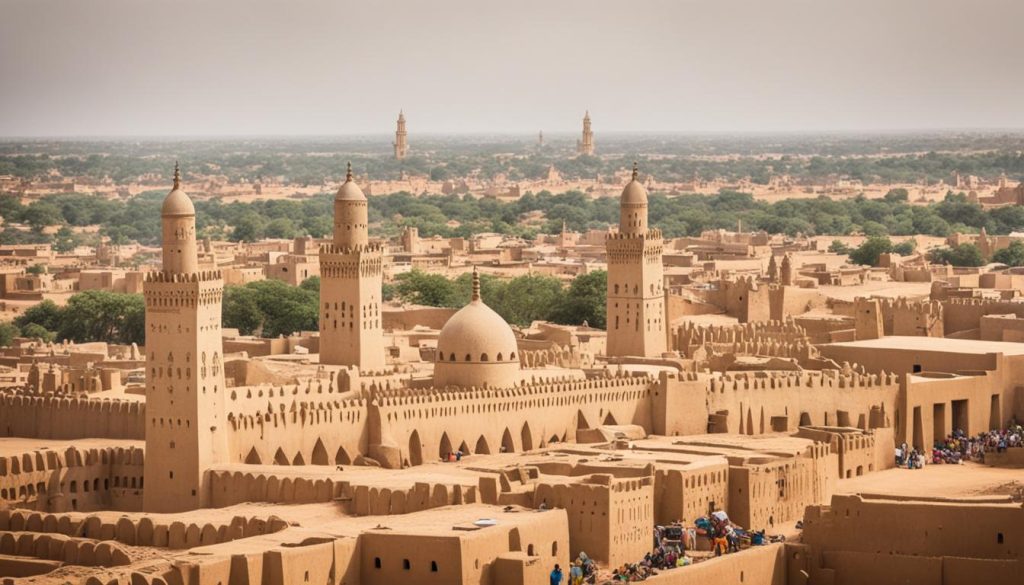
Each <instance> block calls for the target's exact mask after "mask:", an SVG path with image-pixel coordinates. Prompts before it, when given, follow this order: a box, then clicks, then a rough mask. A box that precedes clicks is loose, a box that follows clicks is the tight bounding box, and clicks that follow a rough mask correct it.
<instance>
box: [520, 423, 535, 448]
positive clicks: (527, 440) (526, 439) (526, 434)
mask: <svg viewBox="0 0 1024 585" xmlns="http://www.w3.org/2000/svg"><path fill="white" fill-rule="evenodd" d="M519 441H520V443H522V444H523V451H531V450H532V449H533V433H531V432H530V423H528V422H527V423H523V429H522V431H520V432H519Z"/></svg>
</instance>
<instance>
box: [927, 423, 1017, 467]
mask: <svg viewBox="0 0 1024 585" xmlns="http://www.w3.org/2000/svg"><path fill="white" fill-rule="evenodd" d="M1022 446H1024V427H1021V425H1019V424H1016V423H1013V424H1011V425H1010V426H1009V427H1007V428H1005V429H1001V430H992V431H987V432H984V433H978V434H977V435H975V436H973V437H969V436H967V433H965V432H963V431H962V430H960V429H957V430H955V431H953V433H952V434H951V435H948V436H946V438H945V440H942V441H935V445H934V447H933V449H932V463H952V464H957V463H962V462H964V461H977V462H984V461H985V453H1002V452H1003V451H1006V450H1007V449H1013V448H1017V447H1022Z"/></svg>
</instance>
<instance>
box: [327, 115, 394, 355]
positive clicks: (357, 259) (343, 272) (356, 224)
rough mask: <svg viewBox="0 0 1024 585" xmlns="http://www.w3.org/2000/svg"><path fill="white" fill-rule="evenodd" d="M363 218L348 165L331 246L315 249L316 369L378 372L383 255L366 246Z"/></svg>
mask: <svg viewBox="0 0 1024 585" xmlns="http://www.w3.org/2000/svg"><path fill="white" fill-rule="evenodd" d="M400 120H401V119H400ZM396 152H397V151H396ZM368 213H369V212H368V209H367V201H366V195H364V194H363V190H362V189H360V188H359V185H356V182H355V181H353V180H352V163H349V165H348V173H347V175H346V177H345V183H344V184H343V185H342V186H341V187H340V188H339V189H338V193H337V195H335V196H334V240H333V241H332V242H331V243H330V244H325V245H324V246H322V247H321V248H320V363H322V364H331V365H341V366H358V367H359V369H360V370H363V371H372V370H380V369H381V368H383V367H384V330H383V327H382V326H381V315H380V304H381V294H382V293H381V286H382V282H383V280H382V279H383V265H384V250H383V248H382V247H381V246H380V245H378V244H371V243H370V237H369V234H368V231H367V228H368V226H367V224H368V223H369V220H368Z"/></svg>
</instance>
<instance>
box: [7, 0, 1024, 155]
mask: <svg viewBox="0 0 1024 585" xmlns="http://www.w3.org/2000/svg"><path fill="white" fill-rule="evenodd" d="M1022 23H1024V0H804V1H801V0H743V1H739V0H735V1H733V0H727V1H722V0H704V1H699V2H698V1H687V0H664V1H656V0H650V1H646V0H589V1H576V0H539V1H538V0H507V1H504V2H497V1H494V0H467V1H448V0H432V1H427V0H416V1H413V0H406V1H402V2H398V1H386V0H363V1H362V2H342V1H337V0H336V1H333V2H330V1H302V0H289V1H270V0H244V1H243V0H204V1H192V0H179V1H169V0H82V1H78V0H0V136H124V135H149V136H152V135H253V134H257V135H266V134H273V135H299V134H321V135H327V134H330V135H334V134H351V133H378V132H388V131H391V130H392V129H393V126H394V119H395V117H396V115H397V113H398V110H399V108H404V109H405V112H406V116H407V118H408V119H409V130H410V133H411V135H412V136H414V135H415V133H416V132H516V133H519V132H523V133H527V132H528V133H533V132H536V131H537V130H539V129H543V130H545V131H547V132H550V133H555V132H561V131H576V130H577V129H578V127H579V124H580V118H581V117H582V115H583V111H584V109H587V108H589V109H590V112H591V115H592V117H593V120H594V129H595V131H596V132H598V133H600V132H601V131H650V130H660V131H679V132H692V131H778V130H787V131H788V130H792V131H801V130H878V129H932V128H1024V42H1022V41H1021V38H1022V37H1021V34H1022V33H1021V30H1022V29H1021V26H1022Z"/></svg>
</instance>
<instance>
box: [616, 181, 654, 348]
mask: <svg viewBox="0 0 1024 585" xmlns="http://www.w3.org/2000/svg"><path fill="white" fill-rule="evenodd" d="M605 247H606V250H607V254H608V310H607V314H608V326H607V327H608V355H609V356H627V355H628V356H645V357H661V354H662V353H664V352H665V350H666V345H667V343H666V333H665V331H666V327H667V324H666V323H665V288H664V280H665V276H664V268H663V267H662V264H661V257H662V253H663V248H664V243H663V241H662V238H661V230H659V229H657V228H655V229H650V228H648V227H647V189H645V188H644V186H643V185H642V184H641V183H640V181H639V180H637V167H636V163H633V178H632V179H631V180H630V181H629V183H628V184H627V185H626V188H625V189H623V190H622V198H621V199H620V201H619V233H617V234H609V235H608V239H607V240H606V241H605Z"/></svg>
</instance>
